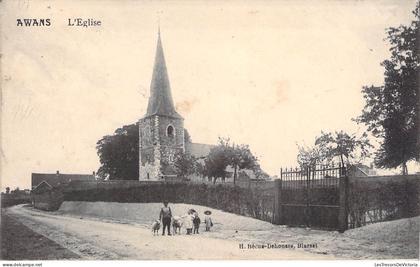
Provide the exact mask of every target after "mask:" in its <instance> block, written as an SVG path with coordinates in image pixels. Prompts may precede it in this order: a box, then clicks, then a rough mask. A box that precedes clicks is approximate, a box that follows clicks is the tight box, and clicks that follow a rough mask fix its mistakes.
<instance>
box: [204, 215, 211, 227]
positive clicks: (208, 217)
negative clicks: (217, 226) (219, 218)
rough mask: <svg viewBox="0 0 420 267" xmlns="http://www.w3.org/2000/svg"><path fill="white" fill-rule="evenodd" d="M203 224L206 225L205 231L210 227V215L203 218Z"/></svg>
mask: <svg viewBox="0 0 420 267" xmlns="http://www.w3.org/2000/svg"><path fill="white" fill-rule="evenodd" d="M204 223H205V224H206V229H210V228H211V226H212V221H211V217H210V215H206V216H205V217H204Z"/></svg>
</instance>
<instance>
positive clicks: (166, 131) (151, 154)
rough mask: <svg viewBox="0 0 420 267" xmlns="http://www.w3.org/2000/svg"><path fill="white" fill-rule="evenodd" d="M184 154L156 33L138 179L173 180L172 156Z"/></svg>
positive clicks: (179, 120) (181, 124) (179, 121)
mask: <svg viewBox="0 0 420 267" xmlns="http://www.w3.org/2000/svg"><path fill="white" fill-rule="evenodd" d="M184 151H185V144H184V119H183V118H182V117H181V115H179V114H178V112H176V110H175V106H174V103H173V100H172V94H171V86H170V83H169V77H168V72H167V69H166V63H165V56H164V54H163V48H162V41H161V38H160V30H159V32H158V40H157V47H156V56H155V63H154V67H153V75H152V82H151V84H150V97H149V103H148V106H147V112H146V115H145V116H144V117H143V118H141V119H140V120H139V180H141V181H144V180H146V181H147V180H155V181H156V180H161V179H164V178H165V177H174V176H175V175H176V174H175V169H174V165H173V163H174V156H175V154H176V153H177V152H184Z"/></svg>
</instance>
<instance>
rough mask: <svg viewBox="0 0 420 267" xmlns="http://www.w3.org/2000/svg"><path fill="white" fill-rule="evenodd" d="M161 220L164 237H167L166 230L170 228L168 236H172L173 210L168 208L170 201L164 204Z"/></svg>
mask: <svg viewBox="0 0 420 267" xmlns="http://www.w3.org/2000/svg"><path fill="white" fill-rule="evenodd" d="M159 219H160V220H161V222H162V225H163V227H162V235H165V228H168V235H171V219H172V211H171V208H170V207H168V201H164V202H163V207H162V208H161V209H160V215H159Z"/></svg>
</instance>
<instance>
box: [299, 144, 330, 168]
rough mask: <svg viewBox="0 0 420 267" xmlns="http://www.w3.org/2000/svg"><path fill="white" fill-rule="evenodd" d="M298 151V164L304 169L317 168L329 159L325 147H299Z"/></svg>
mask: <svg viewBox="0 0 420 267" xmlns="http://www.w3.org/2000/svg"><path fill="white" fill-rule="evenodd" d="M298 150H299V152H298V155H297V162H298V164H299V166H300V167H301V168H302V169H304V168H305V167H307V166H310V167H315V166H316V165H317V164H323V163H324V162H325V160H326V158H327V152H326V148H325V147H320V146H312V147H308V146H301V145H298Z"/></svg>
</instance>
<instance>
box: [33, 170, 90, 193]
mask: <svg viewBox="0 0 420 267" xmlns="http://www.w3.org/2000/svg"><path fill="white" fill-rule="evenodd" d="M72 181H95V172H93V173H92V174H64V173H60V172H59V171H57V172H56V173H32V180H31V188H32V190H34V188H36V187H37V186H39V185H40V184H41V183H42V182H46V183H47V184H48V185H49V186H51V187H57V186H64V185H67V184H69V183H70V182H72ZM44 186H45V185H44Z"/></svg>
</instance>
